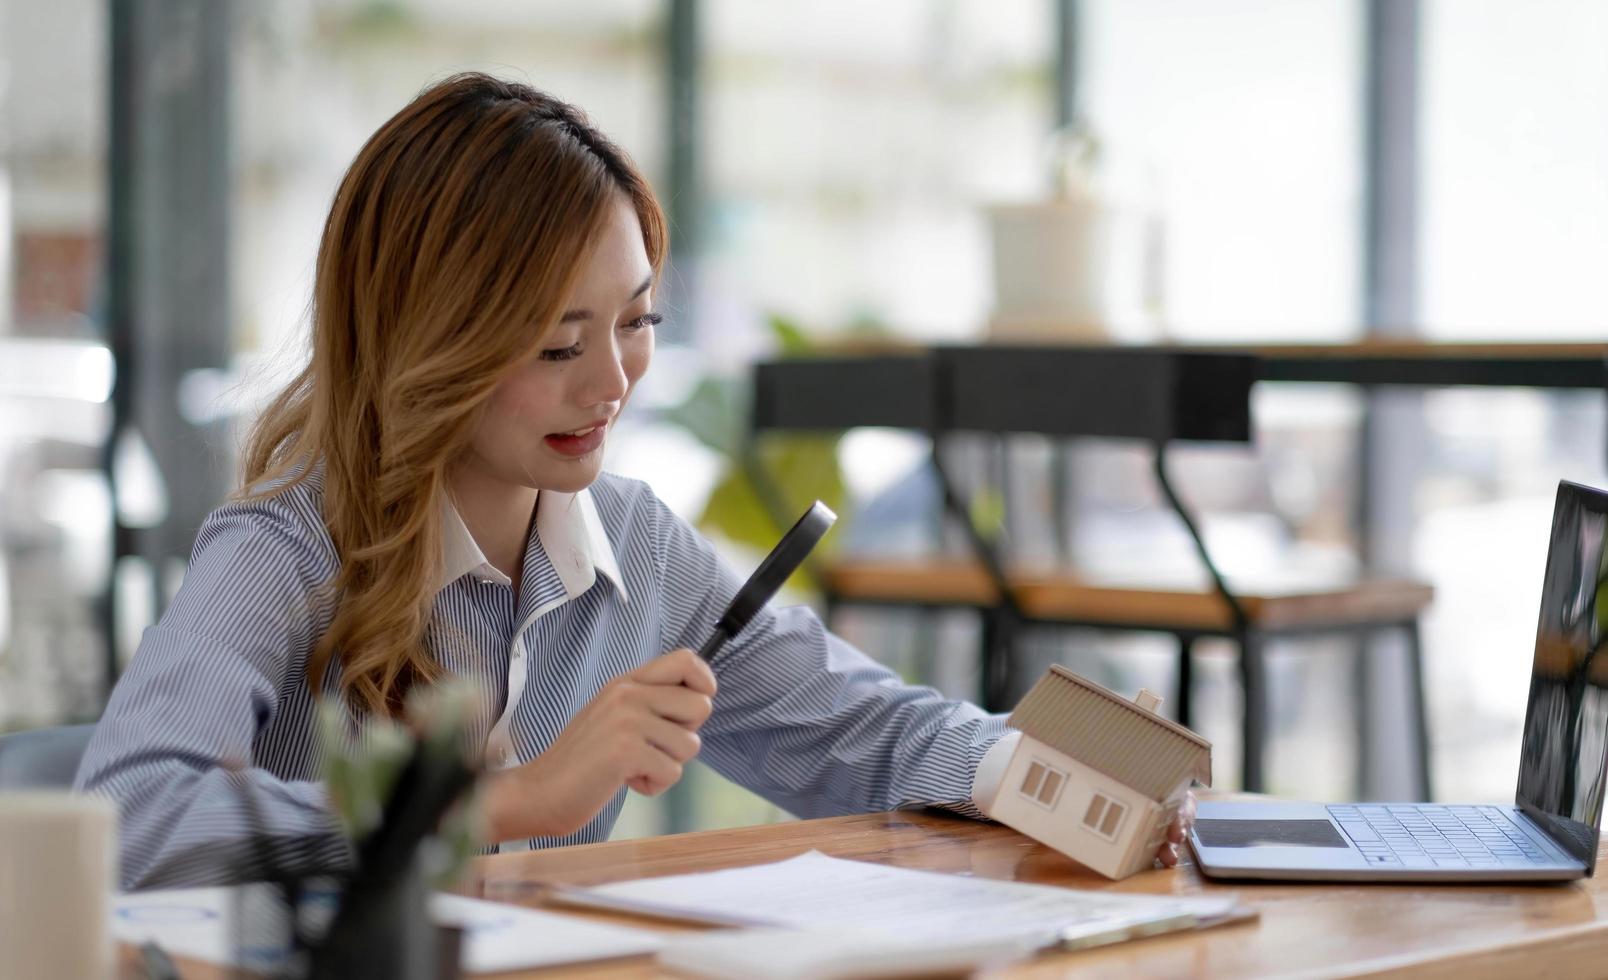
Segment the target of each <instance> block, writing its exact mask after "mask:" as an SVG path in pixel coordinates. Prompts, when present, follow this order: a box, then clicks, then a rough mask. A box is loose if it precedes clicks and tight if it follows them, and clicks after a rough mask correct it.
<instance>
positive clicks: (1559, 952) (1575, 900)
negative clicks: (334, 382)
mask: <svg viewBox="0 0 1608 980" xmlns="http://www.w3.org/2000/svg"><path fill="white" fill-rule="evenodd" d="M810 848H816V849H818V850H821V851H824V852H826V853H827V854H831V855H834V856H836V857H843V858H857V859H860V860H868V861H877V862H881V863H885V864H892V865H897V866H900V867H906V868H921V869H926V870H932V871H946V872H968V873H971V874H975V875H980V876H983V877H988V878H1000V879H1006V880H1013V881H1029V882H1039V883H1046V884H1054V885H1065V886H1069V887H1075V888H1094V889H1109V890H1111V891H1117V892H1131V893H1139V894H1178V895H1192V894H1201V893H1214V892H1234V893H1237V894H1238V895H1239V897H1240V899H1241V900H1242V901H1243V902H1245V903H1246V904H1249V905H1253V906H1255V907H1256V908H1258V909H1259V910H1260V911H1261V918H1260V919H1259V920H1257V921H1253V922H1249V923H1244V924H1240V925H1232V926H1223V927H1220V928H1217V929H1211V930H1206V931H1202V932H1196V933H1186V934H1181V935H1173V936H1160V937H1156V938H1153V939H1145V940H1140V941H1137V942H1132V943H1124V944H1121V945H1117V946H1112V947H1109V948H1105V949H1094V950H1086V951H1083V952H1077V953H1063V954H1057V955H1054V956H1044V957H1040V958H1038V959H1035V960H1031V961H1029V962H1027V963H1024V964H1022V965H1020V966H1017V967H1015V968H1013V969H1011V970H1009V971H1007V972H1006V974H1005V976H1008V977H1012V978H1018V977H1020V978H1048V977H1073V978H1107V977H1109V978H1127V977H1268V976H1291V975H1298V976H1302V977H1317V976H1324V977H1327V976H1346V977H1381V976H1388V977H1431V978H1435V977H1440V978H1448V980H1450V978H1456V980H1478V978H1484V977H1491V978H1504V980H1505V978H1509V977H1517V976H1542V975H1544V976H1547V977H1551V978H1570V977H1582V978H1585V977H1601V976H1603V975H1604V974H1605V973H1608V894H1604V893H1605V892H1608V888H1605V887H1604V885H1603V879H1601V878H1597V879H1592V880H1587V881H1584V882H1576V883H1571V884H1566V885H1529V886H1507V887H1498V886H1450V885H1438V886H1437V885H1366V886H1363V885H1244V884H1241V885H1215V884H1211V883H1208V882H1206V881H1204V880H1203V879H1202V878H1201V876H1200V875H1199V874H1197V873H1196V871H1195V870H1194V869H1193V868H1191V867H1184V868H1181V869H1178V870H1175V871H1150V872H1145V873H1143V874H1140V875H1136V876H1135V877H1133V878H1130V879H1128V880H1127V881H1123V882H1119V883H1112V882H1108V881H1106V880H1105V879H1104V878H1100V877H1098V876H1096V875H1095V874H1093V873H1092V872H1089V871H1086V870H1084V869H1083V868H1082V867H1081V866H1080V865H1077V864H1074V863H1073V862H1072V861H1070V860H1068V859H1067V858H1065V857H1063V856H1062V855H1060V854H1059V853H1057V852H1055V851H1052V850H1050V849H1049V848H1047V847H1043V846H1041V845H1039V844H1036V843H1034V842H1033V841H1031V840H1029V839H1028V838H1026V837H1023V836H1022V835H1020V834H1018V833H1016V832H1015V831H1013V830H1010V829H1008V828H1006V827H1003V826H1000V825H998V824H985V823H978V822H974V821H970V820H965V819H962V818H960V817H952V816H949V815H947V814H942V813H935V812H901V813H877V814H868V815H865V816H856V817H835V818H832V819H828V820H806V821H799V822H794V823H783V824H772V825H768V826H761V827H745V828H742V829H739V830H718V831H705V832H702V833H694V834H680V835H676V836H672V837H655V838H649V839H646V840H634V841H615V842H610V843H606V844H589V845H584V846H578V847H567V848H558V849H554V850H548V851H533V852H528V853H524V854H504V855H495V856H492V857H486V858H481V859H479V860H478V861H477V862H476V863H475V865H474V866H473V868H472V870H471V873H470V875H469V880H468V882H467V884H466V885H465V887H464V888H463V889H462V891H463V892H464V893H465V894H469V895H475V896H479V897H482V898H487V899H491V900H494V901H502V902H511V903H515V904H521V905H532V906H540V905H541V904H542V902H541V899H542V893H543V891H544V890H545V888H546V886H549V885H557V884H572V885H591V884H602V883H604V882H611V881H624V880H627V879H631V878H641V877H646V876H650V875H667V874H682V873H686V872H691V871H712V870H715V869H718V868H728V867H734V866H739V865H745V864H756V863H760V862H764V861H775V860H780V859H782V858H787V857H792V856H794V855H796V854H799V853H801V852H803V851H806V850H808V849H810ZM1599 860H1601V859H1599ZM1599 902H1600V903H1601V904H1600V905H1599ZM588 917H591V918H599V919H605V920H611V921H619V922H630V923H631V924H635V925H649V926H653V927H655V928H664V929H673V928H675V927H671V926H659V925H656V924H654V923H652V922H651V921H650V920H642V919H630V918H628V917H624V916H618V917H616V916H606V915H596V916H591V915H589V916H588ZM123 953H124V964H125V969H124V974H123V975H124V976H125V977H126V978H129V980H132V978H135V977H138V976H140V975H141V974H139V973H138V972H135V970H134V968H133V965H132V964H133V957H132V953H133V951H132V950H130V949H127V948H125V949H124V951H123ZM180 965H181V968H182V972H183V976H184V977H185V980H211V978H223V977H226V976H228V975H229V974H228V972H227V971H225V970H221V969H218V968H215V967H209V966H206V965H204V964H193V963H188V962H182V961H181V964H180ZM496 976H497V977H499V978H502V980H512V978H516V977H518V978H531V980H548V978H552V977H556V976H566V977H568V976H579V977H590V978H610V980H615V978H619V980H641V978H649V977H664V976H671V974H668V973H666V972H664V971H661V970H659V969H658V968H657V966H656V965H655V963H654V961H653V960H652V959H650V958H646V957H638V958H634V959H628V960H616V961H613V962H609V963H598V964H591V965H587V966H578V967H573V968H566V969H563V970H543V971H530V972H526V973H517V974H498V975H496Z"/></svg>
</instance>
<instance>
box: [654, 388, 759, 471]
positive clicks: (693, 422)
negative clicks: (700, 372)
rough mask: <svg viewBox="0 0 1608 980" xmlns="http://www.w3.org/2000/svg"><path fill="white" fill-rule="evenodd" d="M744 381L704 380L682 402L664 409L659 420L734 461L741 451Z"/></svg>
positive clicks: (745, 409) (745, 404)
mask: <svg viewBox="0 0 1608 980" xmlns="http://www.w3.org/2000/svg"><path fill="white" fill-rule="evenodd" d="M746 380H747V379H746V378H744V379H742V380H741V381H739V380H737V379H733V378H716V377H706V378H704V379H703V380H702V381H700V382H698V384H697V386H696V387H694V388H693V389H692V394H690V395H688V396H687V400H686V401H684V402H682V403H681V404H680V405H677V406H676V407H675V408H671V409H667V410H666V411H665V412H664V415H663V417H664V419H665V420H666V421H668V422H672V423H674V424H676V425H679V426H681V427H682V428H683V429H686V430H687V432H688V433H690V434H691V435H692V437H693V438H694V439H697V440H698V441H699V442H701V443H703V444H704V445H706V446H708V447H709V448H710V449H713V450H714V451H715V452H717V453H720V454H721V455H723V456H725V457H726V458H727V459H735V458H737V456H738V454H739V453H740V452H741V450H742V444H743V438H744V435H745V434H744V431H743V420H744V419H746V418H747V417H748V389H747V387H746Z"/></svg>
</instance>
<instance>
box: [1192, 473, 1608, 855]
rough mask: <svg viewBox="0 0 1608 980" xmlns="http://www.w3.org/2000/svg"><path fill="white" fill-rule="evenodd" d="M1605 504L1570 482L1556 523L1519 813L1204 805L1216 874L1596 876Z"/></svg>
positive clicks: (1511, 809)
mask: <svg viewBox="0 0 1608 980" xmlns="http://www.w3.org/2000/svg"><path fill="white" fill-rule="evenodd" d="M1605 541H1608V494H1605V493H1603V492H1602V491H1600V490H1593V489H1591V488H1590V487H1583V486H1580V485H1578V484H1574V483H1568V482H1563V483H1560V484H1559V485H1558V499H1557V503H1556V505H1555V506H1554V509H1553V513H1552V541H1551V545H1550V547H1549V548H1548V551H1547V567H1546V579H1545V581H1544V583H1543V586H1542V592H1541V623H1540V626H1539V628H1538V629H1537V631H1536V641H1535V661H1534V666H1533V667H1532V668H1531V672H1530V700H1529V705H1528V707H1527V708H1526V709H1525V714H1524V742H1523V747H1522V748H1521V749H1520V752H1519V780H1518V792H1517V794H1516V795H1515V798H1514V801H1513V805H1512V806H1489V805H1468V806H1457V805H1446V804H1428V803H1346V804H1324V803H1281V802H1274V801H1255V802H1232V801H1221V802H1202V803H1201V804H1200V805H1199V808H1198V811H1197V814H1196V820H1195V826H1194V829H1193V830H1192V831H1191V832H1190V836H1189V844H1190V847H1191V849H1192V850H1193V851H1194V852H1195V860H1196V864H1197V865H1198V866H1199V867H1200V869H1201V871H1202V872H1203V873H1205V874H1206V875H1207V876H1209V877H1212V878H1253V879H1255V878H1263V879H1279V880H1297V881H1464V882H1472V881H1561V880H1567V879H1571V878H1583V877H1589V876H1590V875H1591V874H1592V872H1593V871H1594V870H1595V869H1596V863H1597V833H1598V823H1599V820H1600V818H1601V816H1602V803H1603V775H1604V769H1605V763H1608V547H1605Z"/></svg>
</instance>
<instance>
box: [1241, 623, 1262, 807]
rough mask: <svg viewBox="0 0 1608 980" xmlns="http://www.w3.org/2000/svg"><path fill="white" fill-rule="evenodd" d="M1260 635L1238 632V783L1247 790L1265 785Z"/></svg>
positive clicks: (1260, 788) (1258, 788) (1251, 632)
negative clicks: (1241, 704) (1240, 696)
mask: <svg viewBox="0 0 1608 980" xmlns="http://www.w3.org/2000/svg"><path fill="white" fill-rule="evenodd" d="M1262 642H1263V641H1262V637H1261V636H1259V635H1258V634H1257V632H1256V631H1255V630H1244V631H1242V632H1241V633H1240V634H1239V647H1240V650H1239V673H1240V691H1241V693H1242V694H1243V695H1244V710H1243V712H1242V716H1241V732H1240V734H1241V743H1240V752H1241V764H1240V785H1241V786H1242V787H1243V788H1244V790H1245V791H1246V792H1247V793H1260V792H1262V791H1263V789H1264V788H1265V779H1264V775H1263V763H1264V761H1265V760H1264V755H1265V752H1266V744H1265V743H1266V735H1267V692H1266V690H1265V689H1264V686H1265V681H1266V676H1265V670H1264V668H1265V664H1264V662H1263V659H1262V652H1263V651H1262Z"/></svg>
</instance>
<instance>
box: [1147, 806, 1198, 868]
mask: <svg viewBox="0 0 1608 980" xmlns="http://www.w3.org/2000/svg"><path fill="white" fill-rule="evenodd" d="M1194 822H1195V794H1194V793H1190V794H1188V795H1187V796H1185V797H1184V802H1183V805H1182V806H1180V807H1179V808H1178V815H1177V816H1175V817H1173V822H1172V826H1171V827H1168V828H1167V842H1166V843H1164V844H1162V845H1161V850H1159V851H1157V852H1156V860H1157V861H1160V862H1161V866H1162V867H1164V868H1173V867H1177V866H1178V855H1179V854H1180V853H1182V851H1183V847H1184V838H1186V837H1188V836H1189V828H1190V826H1191V825H1192V824H1194Z"/></svg>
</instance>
